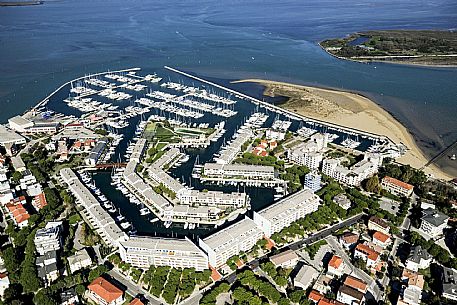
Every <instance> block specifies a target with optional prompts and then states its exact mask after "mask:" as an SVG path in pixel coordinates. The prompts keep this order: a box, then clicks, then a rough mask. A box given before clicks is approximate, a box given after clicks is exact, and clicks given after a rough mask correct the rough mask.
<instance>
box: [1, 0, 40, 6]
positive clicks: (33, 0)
mask: <svg viewBox="0 0 457 305" xmlns="http://www.w3.org/2000/svg"><path fill="white" fill-rule="evenodd" d="M41 4H43V1H36V0H31V1H0V6H29V5H41Z"/></svg>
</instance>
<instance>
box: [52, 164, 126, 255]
mask: <svg viewBox="0 0 457 305" xmlns="http://www.w3.org/2000/svg"><path fill="white" fill-rule="evenodd" d="M60 176H61V177H62V180H63V181H64V182H65V183H67V185H68V188H69V190H70V191H71V193H72V194H73V195H74V196H75V198H76V202H77V203H78V204H80V205H81V206H82V207H83V208H84V214H83V217H86V218H87V220H88V221H89V222H90V224H91V225H92V226H93V227H94V228H95V231H96V232H97V233H98V234H99V235H100V237H101V238H102V239H103V241H104V242H105V243H106V244H108V245H110V246H113V247H115V248H118V247H119V242H121V241H124V240H126V239H127V235H126V234H125V233H124V232H123V231H122V230H121V229H120V228H119V226H118V225H117V224H116V222H115V221H114V219H113V218H112V217H111V215H110V214H109V213H108V212H107V211H105V210H104V209H103V208H102V207H101V205H100V203H99V202H98V200H97V199H96V198H95V197H94V195H92V193H91V192H90V191H89V190H88V189H87V188H86V186H85V185H84V184H83V183H82V182H81V181H80V180H79V178H78V177H77V176H76V174H75V173H74V172H73V170H71V169H69V168H63V169H61V170H60Z"/></svg>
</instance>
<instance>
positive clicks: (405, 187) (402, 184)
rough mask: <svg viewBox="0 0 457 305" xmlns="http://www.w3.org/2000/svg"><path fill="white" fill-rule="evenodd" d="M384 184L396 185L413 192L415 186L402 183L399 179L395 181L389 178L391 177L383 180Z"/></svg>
mask: <svg viewBox="0 0 457 305" xmlns="http://www.w3.org/2000/svg"><path fill="white" fill-rule="evenodd" d="M382 182H385V183H389V184H394V185H396V186H399V187H401V188H403V189H405V190H408V191H410V190H412V189H413V188H414V186H412V185H411V184H408V183H406V182H403V181H400V180H398V179H395V178H392V177H389V176H386V177H384V178H382Z"/></svg>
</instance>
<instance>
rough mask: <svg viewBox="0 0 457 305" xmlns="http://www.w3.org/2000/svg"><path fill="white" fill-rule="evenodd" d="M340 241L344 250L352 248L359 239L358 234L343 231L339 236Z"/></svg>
mask: <svg viewBox="0 0 457 305" xmlns="http://www.w3.org/2000/svg"><path fill="white" fill-rule="evenodd" d="M339 239H340V243H341V245H342V246H343V248H345V249H346V250H352V249H353V248H354V247H355V246H356V244H357V242H358V241H359V235H358V234H356V233H352V232H345V233H343V235H341V236H340V237H339Z"/></svg>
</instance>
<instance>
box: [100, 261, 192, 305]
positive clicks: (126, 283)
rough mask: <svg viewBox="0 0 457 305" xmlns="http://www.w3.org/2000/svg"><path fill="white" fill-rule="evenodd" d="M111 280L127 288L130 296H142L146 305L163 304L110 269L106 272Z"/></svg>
mask: <svg viewBox="0 0 457 305" xmlns="http://www.w3.org/2000/svg"><path fill="white" fill-rule="evenodd" d="M108 274H109V275H111V276H112V277H113V278H115V279H116V280H117V281H118V282H119V283H121V284H122V285H124V286H125V287H127V292H128V293H129V294H130V295H133V296H137V295H139V294H141V295H143V296H144V297H145V298H146V299H147V300H148V301H149V303H148V305H161V304H164V303H162V302H161V301H160V300H158V299H156V298H155V297H153V296H152V295H151V294H149V292H147V291H146V290H144V289H143V288H141V287H140V285H138V284H136V283H134V282H132V281H131V280H130V279H128V278H126V277H125V276H124V275H122V274H120V273H119V272H118V271H117V270H116V269H112V270H110V271H109V272H108ZM197 304H198V303H197Z"/></svg>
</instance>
